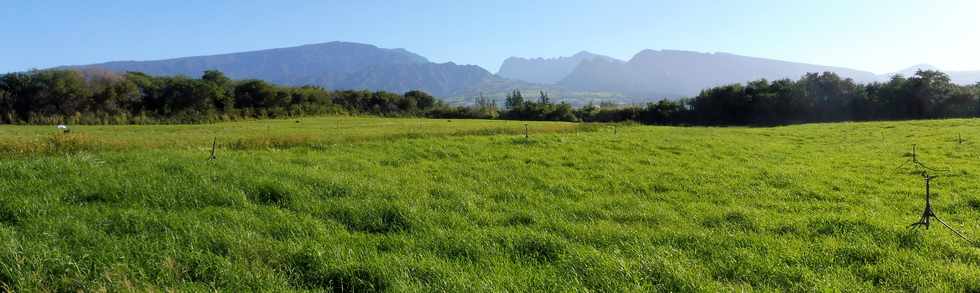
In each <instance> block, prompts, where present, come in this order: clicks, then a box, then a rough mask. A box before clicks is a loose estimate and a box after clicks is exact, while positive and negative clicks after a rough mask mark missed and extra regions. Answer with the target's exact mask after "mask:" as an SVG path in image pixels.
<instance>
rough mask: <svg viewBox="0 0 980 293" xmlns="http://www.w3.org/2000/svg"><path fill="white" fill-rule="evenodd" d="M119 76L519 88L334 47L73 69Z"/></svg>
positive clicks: (414, 60) (348, 46) (379, 51)
mask: <svg viewBox="0 0 980 293" xmlns="http://www.w3.org/2000/svg"><path fill="white" fill-rule="evenodd" d="M73 67H74V68H101V69H107V70H111V71H116V72H123V71H140V72H144V73H147V74H152V75H186V76H192V77H197V76H200V75H201V74H202V73H203V72H204V71H205V70H210V69H217V70H221V71H223V72H224V73H225V74H226V75H228V76H229V77H231V78H233V79H249V78H255V79H262V80H266V81H269V82H273V83H277V84H283V85H295V86H298V85H319V86H323V87H326V88H329V89H368V90H387V91H393V92H404V91H408V90H414V89H418V90H423V91H426V92H429V93H431V94H433V95H436V96H442V97H445V96H455V95H464V94H465V95H472V94H476V93H479V92H480V89H479V88H480V86H481V85H482V84H514V85H515V86H518V85H522V83H519V82H509V81H507V80H505V79H502V78H499V77H496V76H494V75H493V74H491V73H490V72H488V71H486V70H484V69H483V68H480V67H477V66H472V65H468V66H464V65H456V64H454V63H443V64H436V63H432V62H429V61H428V59H426V58H425V57H422V56H419V55H418V54H415V53H412V52H409V51H406V50H404V49H383V48H378V47H375V46H372V45H366V44H357V43H346V42H330V43H323V44H314V45H305V46H299V47H291V48H281V49H271V50H261V51H253V52H244V53H232V54H221V55H213V56H198V57H186V58H177V59H167V60H157V61H123V62H109V63H102V64H93V65H83V66H73Z"/></svg>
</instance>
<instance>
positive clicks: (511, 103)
mask: <svg viewBox="0 0 980 293" xmlns="http://www.w3.org/2000/svg"><path fill="white" fill-rule="evenodd" d="M523 106H524V96H523V95H521V91H519V90H514V91H513V92H511V93H510V94H508V95H507V99H506V100H504V107H507V110H514V109H518V108H520V107H523Z"/></svg>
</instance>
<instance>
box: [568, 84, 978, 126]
mask: <svg viewBox="0 0 980 293" xmlns="http://www.w3.org/2000/svg"><path fill="white" fill-rule="evenodd" d="M978 96H980V83H978V84H976V85H972V86H960V85H956V84H954V83H952V82H951V81H950V79H949V76H948V75H946V74H945V73H942V72H939V71H918V72H916V73H915V75H913V76H911V77H904V76H900V75H897V76H894V77H892V78H891V79H890V80H889V81H887V82H874V83H869V84H864V85H862V84H858V83H855V82H854V81H853V80H851V79H845V78H841V77H840V76H838V75H837V74H834V73H831V72H825V73H822V74H818V73H810V74H806V75H804V76H803V77H802V78H800V79H799V80H795V81H794V80H790V79H782V80H776V81H771V82H770V81H767V80H764V79H763V80H757V81H753V82H749V83H746V84H731V85H725V86H719V87H714V88H710V89H706V90H704V91H702V92H701V93H700V94H698V95H697V96H696V97H693V98H686V99H680V100H673V101H672V100H662V101H659V102H656V103H650V104H647V105H644V106H627V107H614V108H612V109H607V108H603V107H591V106H586V107H584V108H583V109H581V110H580V111H579V112H578V118H580V119H581V120H583V121H595V122H613V121H636V122H641V123H646V124H673V125H781V124H796V123H811V122H838V121H871V120H912V119H935V118H966V117H980V98H978Z"/></svg>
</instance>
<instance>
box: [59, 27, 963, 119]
mask: <svg viewBox="0 0 980 293" xmlns="http://www.w3.org/2000/svg"><path fill="white" fill-rule="evenodd" d="M69 68H100V69H107V70H110V71H116V72H125V71H140V72H144V73H147V74H151V75H186V76H195V77H196V76H200V75H201V73H202V72H204V71H205V70H210V69H217V70H221V71H223V72H225V74H226V75H228V76H229V77H231V78H234V79H262V80H266V81H269V82H273V83H278V84H283V85H291V86H301V85H317V86H322V87H326V88H329V89H367V90H386V91H392V92H406V91H409V90H416V89H418V90H423V91H426V92H429V93H431V94H433V95H435V96H439V97H442V98H447V99H449V100H459V99H461V98H464V97H465V98H472V97H475V96H478V95H486V96H488V97H494V98H497V97H502V96H503V95H504V94H506V93H508V92H510V91H512V90H514V89H520V90H523V91H533V92H537V91H547V92H549V93H550V94H551V96H552V97H556V98H558V99H559V100H568V101H572V102H573V103H576V104H581V103H584V102H586V101H590V100H616V101H620V102H629V103H632V102H642V101H650V100H655V99H660V98H674V97H682V96H693V95H697V94H698V93H699V92H700V91H701V90H703V89H705V88H709V87H713V86H719V85H724V84H731V83H741V82H747V81H752V80H757V79H760V78H765V79H769V80H776V79H783V78H790V79H797V78H799V77H800V76H803V75H804V74H806V73H810V72H825V71H831V72H836V73H837V74H838V75H841V76H842V77H847V78H852V79H854V80H855V81H857V82H861V83H866V82H874V81H882V80H887V79H888V78H890V76H891V74H887V75H876V74H874V73H871V72H867V71H861V70H855V69H849V68H843V67H832V66H823V65H815V64H805V63H795V62H787V61H779V60H772V59H764V58H756V57H747V56H739V55H734V54H728V53H699V52H690V51H676V50H662V51H654V50H644V51H641V52H639V53H637V54H636V55H635V56H633V58H631V59H630V60H628V61H622V60H618V59H615V58H612V57H608V56H603V55H598V54H593V53H589V52H585V51H583V52H580V53H578V54H575V55H573V56H569V57H558V58H519V57H511V58H508V59H507V60H505V61H504V62H503V64H502V65H501V68H500V71H499V72H498V73H497V74H492V73H490V72H489V71H487V70H486V69H483V68H481V67H479V66H474V65H459V64H455V63H453V62H447V63H434V62H431V61H429V60H428V59H427V58H426V57H423V56H420V55H418V54H415V53H412V52H410V51H407V50H405V49H384V48H378V47H376V46H373V45H367V44H358V43H348V42H330V43H322V44H313V45H304V46H298V47H291V48H280V49H270V50H260V51H252V52H243V53H231V54H221V55H212V56H198V57H185V58H176V59H167V60H157V61H121V62H108V63H101V64H92V65H81V66H69ZM917 68H922V69H935V68H934V67H930V66H927V65H918V66H915V67H912V68H910V69H908V70H904V71H900V72H898V73H900V74H903V75H906V76H908V75H911V74H914V70H915V69H917ZM948 73H949V74H950V75H951V79H952V80H953V81H954V82H956V83H960V84H972V83H976V82H978V81H980V71H959V72H955V71H954V72H948Z"/></svg>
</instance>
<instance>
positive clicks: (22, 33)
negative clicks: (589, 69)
mask: <svg viewBox="0 0 980 293" xmlns="http://www.w3.org/2000/svg"><path fill="white" fill-rule="evenodd" d="M4 2H6V3H4V4H3V5H2V6H0V40H2V41H0V72H9V71H20V70H26V69H30V68H46V67H51V66H57V65H66V64H88V63H96V62H105V61H113V60H152V59H164V58H173V57H183V56H196V55H208V54H218V53H229V52H239V51H246V50H258V49H267V48H277V47H288V46H295V45H302V44H311V43H320V42H327V41H352V42H362V43H370V44H375V45H378V46H381V47H387V48H406V49H408V50H411V51H413V52H416V53H419V54H421V55H424V56H426V57H428V58H430V59H431V60H433V61H436V62H446V61H454V62H456V63H460V64H476V65H480V66H483V67H484V68H486V69H488V70H490V71H493V72H496V70H497V69H498V67H499V65H500V62H501V61H503V59H505V58H507V57H509V56H522V57H552V56H567V55H571V54H574V53H576V52H578V51H581V50H588V51H591V52H595V53H600V54H606V55H610V56H612V57H616V58H621V59H629V58H630V57H632V56H633V54H635V53H637V52H639V51H640V50H642V49H648V48H649V49H679V50H693V51H703V52H729V53H735V54H741V55H748V56H757V57H766V58H775V59H782V60H789V61H799V62H808V63H816V64H822V65H836V66H845V67H852V68H857V69H864V70H870V71H874V72H877V73H886V72H891V71H895V70H898V69H901V68H904V67H908V66H912V65H915V64H919V63H929V64H934V65H937V66H939V67H941V68H944V69H950V70H967V69H975V70H980V36H978V35H977V34H978V30H980V17H978V16H977V14H978V12H980V4H978V2H980V1H973V0H964V1H956V0H947V1H921V0H920V1H912V0H894V1H870V0H869V1H844V0H824V1H785V0H783V1H721V0H717V1H707V0H705V1H697V0H695V1H654V0H646V1H641V0H637V1H597V0H595V1H584V0H583V1H579V0H565V1H548V0H541V1H504V0H500V1H498V0H495V1H487V0H483V1H468V0H456V1H425V0H420V1H398V0H389V1H381V0H358V1H354V0H348V1H334V0H324V1H312V0H310V1H247V0H239V1H224V0H212V1H180V0H174V1H122V0H119V1H99V0H91V1H55V0H49V1H43V0H42V1H18V0H5V1H4Z"/></svg>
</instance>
